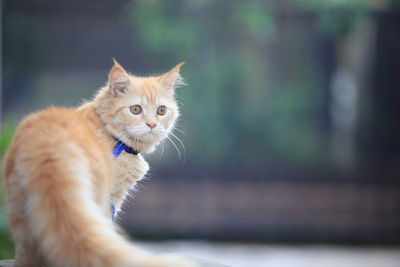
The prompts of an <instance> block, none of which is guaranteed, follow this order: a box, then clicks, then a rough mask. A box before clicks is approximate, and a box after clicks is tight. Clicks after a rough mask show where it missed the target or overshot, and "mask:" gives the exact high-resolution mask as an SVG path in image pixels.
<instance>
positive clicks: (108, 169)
mask: <svg viewBox="0 0 400 267" xmlns="http://www.w3.org/2000/svg"><path fill="white" fill-rule="evenodd" d="M183 64H184V62H182V63H180V64H178V65H176V66H175V67H174V68H172V69H171V70H169V71H168V72H166V73H165V74H162V75H160V76H152V77H139V76H135V75H132V74H129V73H128V72H126V71H125V69H124V68H123V67H122V66H121V65H120V64H119V63H118V62H117V61H115V60H114V65H113V67H112V68H111V70H110V72H109V75H108V82H107V84H106V86H104V87H103V88H101V89H100V90H99V91H98V92H97V94H96V96H95V97H94V99H93V100H92V101H89V102H86V103H84V104H83V105H81V106H79V107H78V108H75V109H73V108H60V107H50V108H48V109H46V110H43V111H40V112H37V113H34V114H31V115H29V116H28V117H27V118H25V119H24V120H23V121H22V122H21V123H20V125H19V126H18V128H17V130H16V133H15V136H14V137H13V141H12V143H11V145H10V147H9V150H8V152H7V155H6V158H5V164H4V170H5V175H4V184H5V189H6V190H5V191H6V203H7V208H8V217H9V224H10V228H11V231H12V234H13V238H14V240H15V243H16V257H15V266H16V267H25V266H35V267H37V266H51V267H54V266H55V267H80V266H82V267H92V266H93V267H103V266H104V267H105V266H107V267H110V266H118V267H119V266H121V267H122V266H124V267H125V266H127V267H128V266H129V267H131V266H144V267H145V266H171V267H172V266H174V267H178V266H197V265H196V264H195V263H194V262H192V261H191V260H189V259H187V258H184V257H181V256H177V255H172V254H171V255H170V254H151V253H148V252H145V251H142V250H141V249H139V248H138V247H136V246H134V245H133V244H131V243H129V242H128V241H127V240H126V239H125V238H124V237H123V236H122V235H120V234H119V233H118V228H117V226H116V225H115V224H114V223H113V220H112V218H113V216H114V215H116V214H118V212H120V210H121V204H122V203H123V201H124V199H125V197H126V196H127V194H128V191H129V189H131V188H132V187H134V185H135V183H136V182H137V181H138V180H140V179H142V178H143V177H144V176H145V174H146V172H147V171H148V170H149V165H148V163H147V162H146V161H145V160H144V158H143V157H142V155H141V153H142V152H145V153H150V152H152V151H153V150H154V149H155V147H156V146H157V144H159V143H160V142H161V141H162V140H163V139H164V138H166V137H167V136H168V134H169V133H170V132H171V130H172V129H173V128H174V125H175V123H176V120H177V118H178V116H179V109H178V105H177V103H176V101H175V89H176V88H177V87H178V86H180V85H183V80H182V78H181V75H180V73H179V72H180V68H181V66H182V65H183Z"/></svg>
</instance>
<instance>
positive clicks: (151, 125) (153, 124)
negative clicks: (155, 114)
mask: <svg viewBox="0 0 400 267" xmlns="http://www.w3.org/2000/svg"><path fill="white" fill-rule="evenodd" d="M146 125H147V126H149V127H150V129H153V128H154V127H156V125H157V124H155V123H149V122H146Z"/></svg>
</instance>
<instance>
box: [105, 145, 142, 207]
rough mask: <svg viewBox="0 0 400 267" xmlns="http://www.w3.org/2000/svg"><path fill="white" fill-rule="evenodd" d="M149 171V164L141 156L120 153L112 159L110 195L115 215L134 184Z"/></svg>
mask: <svg viewBox="0 0 400 267" xmlns="http://www.w3.org/2000/svg"><path fill="white" fill-rule="evenodd" d="M148 170H149V164H148V163H147V162H146V161H145V160H144V158H143V156H142V155H140V154H138V155H132V154H128V153H125V152H123V153H121V154H120V155H119V156H118V157H117V158H115V159H114V171H113V185H114V186H113V190H112V193H111V197H112V202H113V205H114V211H115V213H118V212H119V211H120V209H121V205H122V203H123V201H124V200H125V198H126V196H127V195H128V194H129V190H130V189H133V188H134V186H135V184H136V182H137V181H138V180H140V179H142V178H143V177H144V176H145V175H146V173H147V171H148Z"/></svg>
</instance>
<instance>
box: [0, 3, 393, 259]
mask: <svg viewBox="0 0 400 267" xmlns="http://www.w3.org/2000/svg"><path fill="white" fill-rule="evenodd" d="M1 11H2V12H1V13H2V19H1V27H2V36H1V38H2V42H1V46H2V55H1V56H2V58H1V62H2V83H1V92H2V93H1V99H2V101H1V122H0V125H1V139H0V149H1V157H2V156H3V155H4V152H5V150H6V148H7V146H8V144H9V142H10V138H11V136H12V134H13V131H14V129H15V126H16V125H17V123H18V121H19V120H20V119H21V118H22V117H23V116H25V115H27V114H28V113H30V112H33V111H36V110H39V109H42V108H45V107H47V106H49V105H60V106H77V105H79V104H80V103H82V102H83V100H84V99H90V98H91V97H92V96H93V94H94V93H95V91H96V90H97V88H99V87H101V86H102V85H104V83H105V82H106V79H107V73H108V71H109V69H110V67H111V65H112V61H111V58H112V57H115V58H116V59H117V60H118V61H119V62H120V63H121V64H122V65H123V66H124V67H125V68H126V69H127V70H129V71H130V72H132V73H134V74H138V75H150V74H159V73H162V72H164V71H167V70H168V69H169V68H171V67H172V66H174V65H175V64H177V63H178V62H180V61H183V60H185V61H186V62H187V64H186V65H185V66H184V68H183V71H182V75H183V76H184V77H185V78H186V81H187V83H188V86H187V87H183V88H180V89H179V90H178V99H179V101H180V103H181V105H180V106H181V111H182V117H181V119H180V121H179V124H178V129H177V130H176V131H175V132H174V134H175V135H176V136H177V137H178V138H179V139H180V140H181V141H182V143H183V144H184V146H183V145H182V143H181V142H180V141H179V140H177V138H176V137H173V136H171V140H172V141H173V142H175V144H172V143H171V142H170V141H169V140H167V141H165V144H164V151H163V153H161V149H160V148H159V149H158V150H157V151H156V152H155V153H153V154H152V155H146V158H147V159H148V160H149V162H150V165H151V166H152V170H151V175H150V176H151V179H148V180H146V181H145V182H143V183H142V184H141V185H140V190H139V192H138V193H136V197H135V198H134V199H133V200H131V201H130V203H129V205H128V206H127V207H126V208H125V213H124V214H123V216H122V217H121V218H120V224H121V225H122V226H123V227H124V228H125V229H126V230H127V232H128V233H130V234H132V236H134V237H135V238H136V239H139V240H145V241H141V242H142V243H141V244H142V245H143V246H145V247H148V248H149V249H150V250H175V251H181V252H183V253H186V254H189V255H193V256H197V257H200V258H205V259H209V260H212V261H215V262H219V263H222V264H226V265H231V266H267V264H268V266H399V265H400V249H399V247H398V246H399V244H400V181H399V177H400V120H399V116H400V1H396V0H391V1H390V0H387V1H385V0H368V1H367V0H359V1H357V0H352V1H347V0H325V1H318V0H297V1H296V0H268V1H267V0H266V1H261V0H260V1H256V0H251V1H250V0H249V1H229V0H214V1H210V0H192V1H183V0H172V1H161V0H147V1H145V0H142V1H139V0H118V1H109V0H84V1H82V0H81V1H78V0H60V1H52V0H12V1H11V0H6V1H2V2H1ZM177 150H178V151H177ZM1 206H2V209H1V213H0V225H1V229H2V230H1V231H0V257H1V258H11V257H13V250H12V249H13V245H12V242H11V240H10V236H9V233H8V231H7V224H6V219H5V214H4V208H3V206H4V205H1ZM165 240H174V241H173V242H171V241H170V242H167V243H165V242H164V241H165ZM186 240H191V241H186ZM161 241H162V242H161ZM285 264H286V265H285ZM302 264H304V265H302ZM313 264H314V265H313ZM330 264H331V265H330Z"/></svg>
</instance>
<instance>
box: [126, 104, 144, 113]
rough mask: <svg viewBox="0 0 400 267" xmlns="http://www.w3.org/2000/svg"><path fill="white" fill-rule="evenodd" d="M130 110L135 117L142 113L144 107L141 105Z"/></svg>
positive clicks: (131, 107)
mask: <svg viewBox="0 0 400 267" xmlns="http://www.w3.org/2000/svg"><path fill="white" fill-rule="evenodd" d="M129 109H130V111H131V112H132V113H133V114H135V115H138V114H140V112H142V107H141V106H140V105H134V106H130V107H129Z"/></svg>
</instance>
